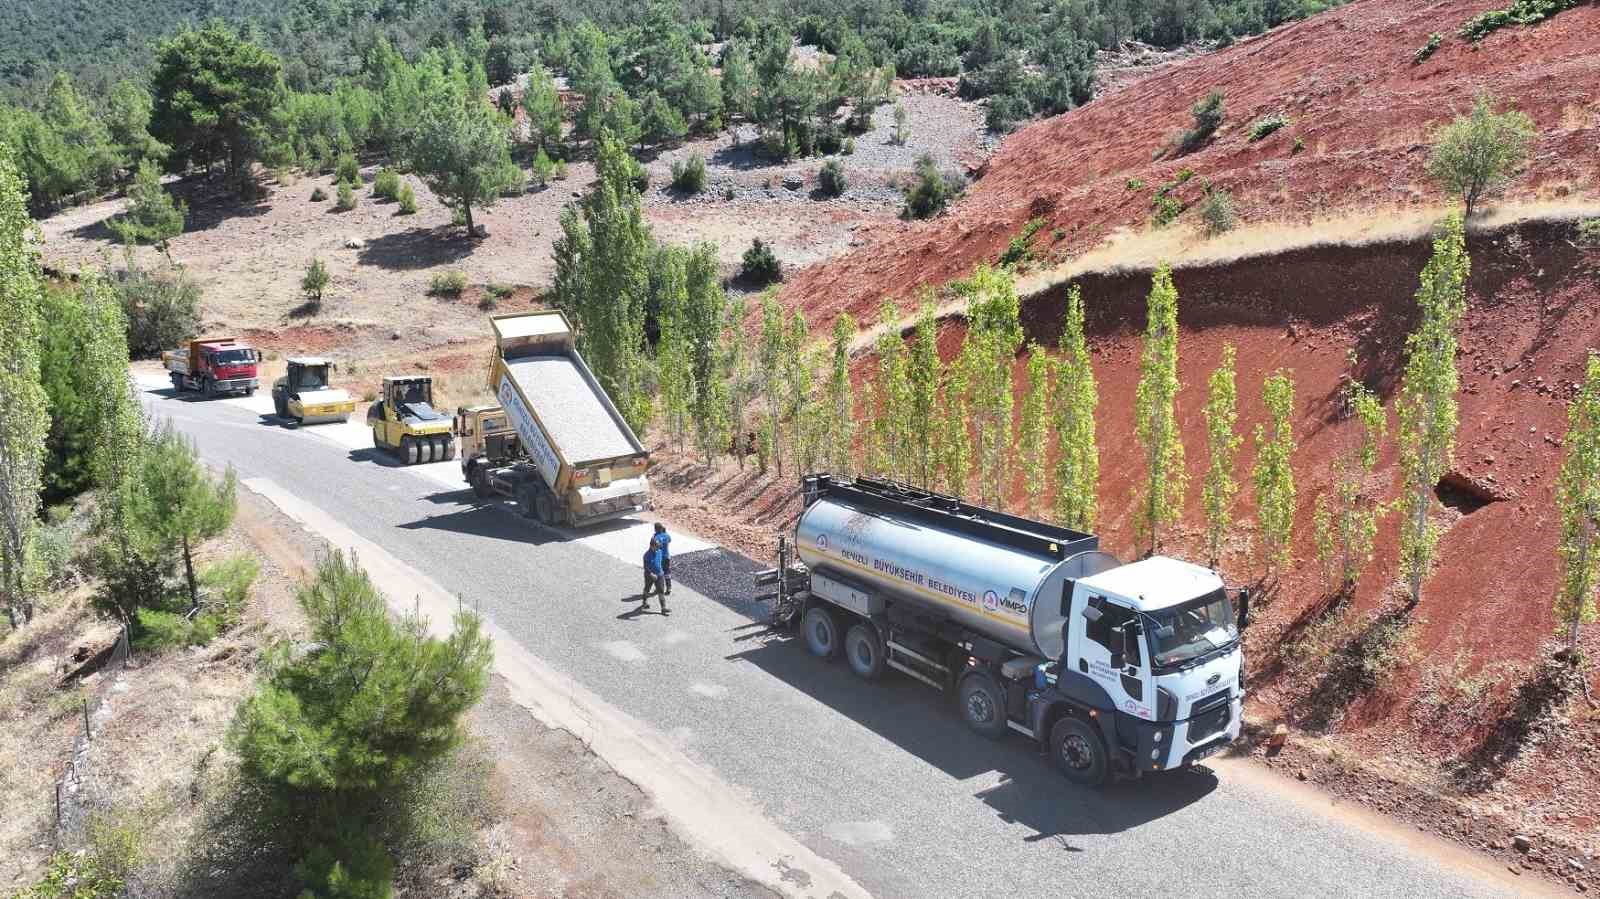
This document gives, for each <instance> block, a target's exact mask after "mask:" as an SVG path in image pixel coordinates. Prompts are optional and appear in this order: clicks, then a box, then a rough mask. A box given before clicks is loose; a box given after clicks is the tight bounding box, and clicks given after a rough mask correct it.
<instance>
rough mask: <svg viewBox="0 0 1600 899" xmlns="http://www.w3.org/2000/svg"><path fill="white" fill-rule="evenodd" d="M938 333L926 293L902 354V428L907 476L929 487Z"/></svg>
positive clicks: (936, 394) (931, 465)
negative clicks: (909, 343) (903, 382)
mask: <svg viewBox="0 0 1600 899" xmlns="http://www.w3.org/2000/svg"><path fill="white" fill-rule="evenodd" d="M938 344H939V335H938V323H937V321H935V319H934V312H933V302H932V301H931V300H930V299H928V298H927V297H926V296H924V298H923V302H922V308H921V310H920V311H919V312H918V313H917V325H916V330H915V331H913V332H912V335H911V349H910V351H909V352H908V353H907V357H906V384H907V389H906V398H907V402H906V410H907V411H906V416H905V420H906V425H907V426H906V430H907V432H908V440H907V444H908V446H909V451H908V452H907V456H908V457H909V458H908V459H907V460H906V462H905V463H904V465H905V467H906V468H907V469H908V470H909V472H910V474H909V475H908V480H914V481H915V482H916V484H917V486H919V487H922V488H923V489H930V488H932V487H933V484H934V469H935V468H936V461H937V460H936V458H935V455H934V436H935V434H934V431H935V427H934V426H935V420H936V419H935V415H934V412H935V404H936V402H937V400H938V397H939V345H938Z"/></svg>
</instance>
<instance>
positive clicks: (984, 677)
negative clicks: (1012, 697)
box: [961, 671, 1006, 739]
mask: <svg viewBox="0 0 1600 899" xmlns="http://www.w3.org/2000/svg"><path fill="white" fill-rule="evenodd" d="M961 718H962V720H964V721H966V722H967V726H968V727H970V728H972V729H973V730H975V731H977V732H978V733H980V734H982V735H983V736H985V737H989V738H991V739H992V738H995V737H999V736H1001V735H1002V734H1004V733H1005V732H1006V698H1005V694H1004V693H1002V692H1000V687H999V685H998V684H996V683H995V682H994V678H992V677H990V676H989V675H988V674H987V673H985V672H982V671H977V672H974V673H972V674H969V675H967V676H966V677H964V678H962V680H961Z"/></svg>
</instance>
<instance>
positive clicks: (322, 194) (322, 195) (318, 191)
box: [311, 187, 328, 203]
mask: <svg viewBox="0 0 1600 899" xmlns="http://www.w3.org/2000/svg"><path fill="white" fill-rule="evenodd" d="M326 199H328V192H327V191H325V190H323V189H322V188H320V187H313V188H311V202H313V203H321V202H322V201H323V200H326Z"/></svg>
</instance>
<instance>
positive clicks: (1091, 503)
mask: <svg viewBox="0 0 1600 899" xmlns="http://www.w3.org/2000/svg"><path fill="white" fill-rule="evenodd" d="M1083 321H1084V309H1083V295H1082V292H1081V291H1080V290H1079V288H1078V285H1076V284H1074V285H1072V290H1071V292H1070V293H1068V295H1067V319H1066V327H1065V328H1064V329H1063V330H1062V332H1061V352H1060V358H1059V361H1058V362H1057V363H1056V388H1055V391H1054V393H1055V402H1054V410H1055V431H1056V442H1057V446H1058V451H1057V455H1056V490H1057V493H1056V502H1055V517H1056V521H1057V522H1058V523H1060V524H1061V525H1062V526H1063V527H1069V528H1072V529H1074V530H1078V531H1084V532H1088V531H1091V530H1093V529H1094V523H1095V519H1096V518H1097V517H1098V515H1097V514H1096V512H1097V510H1098V509H1099V507H1100V448H1099V445H1098V444H1097V443H1096V442H1095V427H1094V415H1095V410H1096V409H1097V408H1098V407H1099V405H1100V395H1099V391H1098V388H1097V387H1096V386H1095V380H1094V366H1093V365H1092V364H1091V362H1090V360H1089V342H1088V338H1087V337H1086V336H1085V334H1084V328H1083Z"/></svg>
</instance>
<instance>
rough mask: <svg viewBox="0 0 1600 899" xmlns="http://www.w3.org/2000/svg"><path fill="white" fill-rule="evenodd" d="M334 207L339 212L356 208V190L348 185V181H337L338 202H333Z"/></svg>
mask: <svg viewBox="0 0 1600 899" xmlns="http://www.w3.org/2000/svg"><path fill="white" fill-rule="evenodd" d="M334 208H335V209H338V210H339V211H340V212H349V211H350V210H352V209H354V208H356V191H355V188H353V187H351V186H350V182H348V181H340V182H339V202H338V203H336V204H334Z"/></svg>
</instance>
